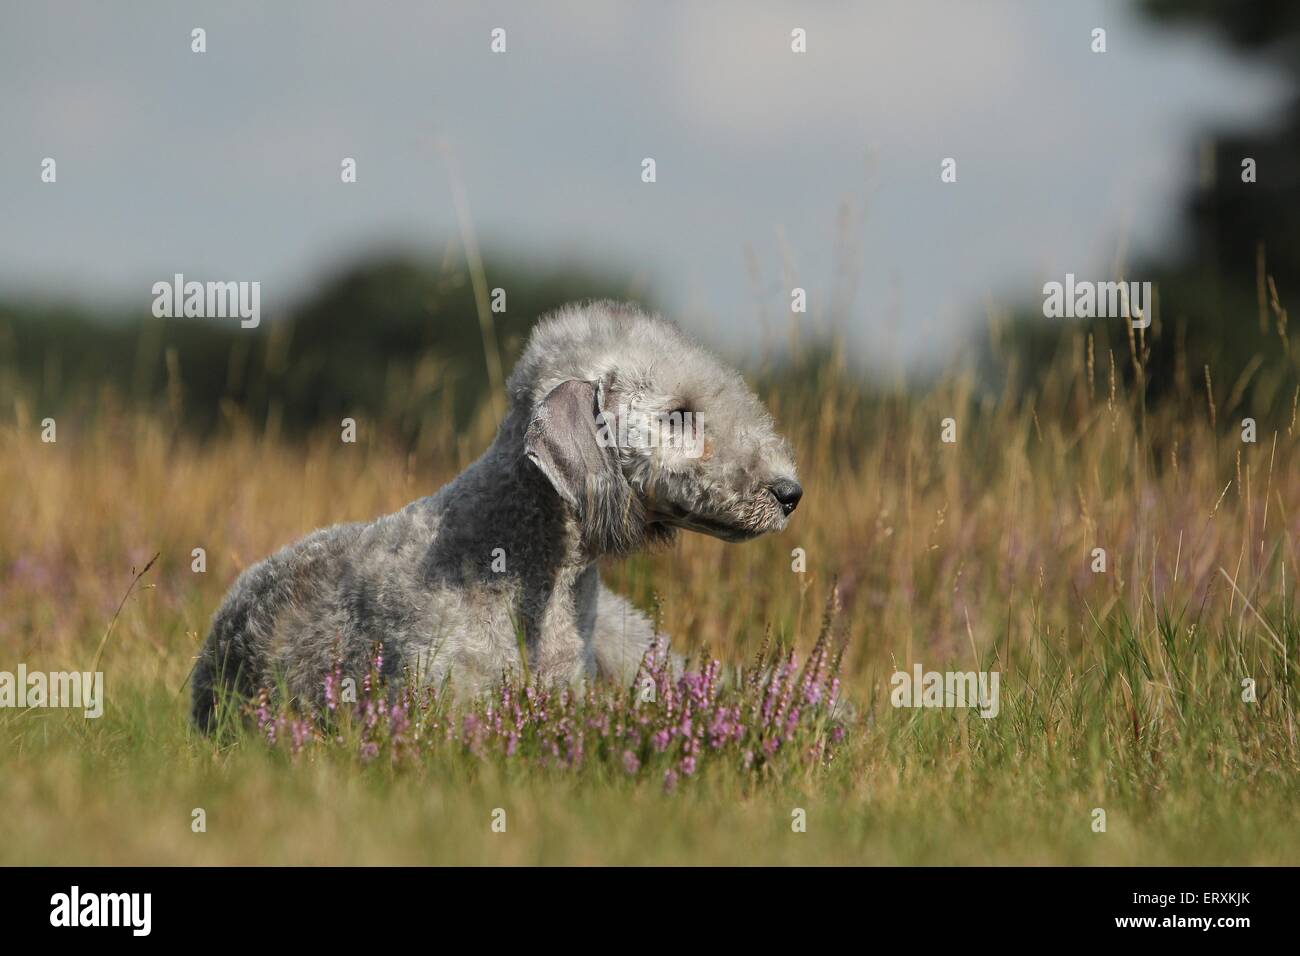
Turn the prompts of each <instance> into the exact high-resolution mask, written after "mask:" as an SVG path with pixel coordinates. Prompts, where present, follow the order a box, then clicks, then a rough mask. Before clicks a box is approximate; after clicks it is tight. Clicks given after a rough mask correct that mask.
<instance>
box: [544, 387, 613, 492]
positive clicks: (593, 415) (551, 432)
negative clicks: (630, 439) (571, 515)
mask: <svg viewBox="0 0 1300 956" xmlns="http://www.w3.org/2000/svg"><path fill="white" fill-rule="evenodd" d="M599 398H600V389H599V386H598V385H597V384H596V383H594V382H579V381H573V380H570V381H567V382H561V383H560V384H559V385H557V386H555V388H553V389H551V391H550V393H549V394H548V395H547V396H546V397H545V398H544V399H542V400H541V401H540V402H538V403H537V407H536V408H534V409H533V418H532V421H530V422H529V423H528V432H527V434H526V435H525V436H524V454H525V455H527V456H528V458H529V460H530V461H532V463H533V464H535V465H536V466H537V467H538V468H540V469H541V471H542V474H544V475H545V476H546V479H547V480H548V481H549V482H550V483H551V484H552V485H553V486H554V488H555V490H556V492H558V493H559V495H560V497H561V498H563V499H564V500H565V501H567V502H568V503H569V504H571V505H572V506H573V507H575V508H577V509H578V510H579V511H581V510H583V505H584V503H585V501H586V498H587V496H588V485H589V483H590V479H592V478H593V477H595V476H598V475H600V474H601V473H602V472H607V471H608V470H609V469H610V468H611V467H615V464H614V460H613V456H612V454H611V450H610V449H608V448H602V447H601V443H600V431H599V430H598V427H597V426H598V419H597V416H598V415H600V414H601V412H602V409H601V407H600V401H599Z"/></svg>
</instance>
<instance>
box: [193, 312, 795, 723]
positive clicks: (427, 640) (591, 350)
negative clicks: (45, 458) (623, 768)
mask: <svg viewBox="0 0 1300 956" xmlns="http://www.w3.org/2000/svg"><path fill="white" fill-rule="evenodd" d="M508 390H509V397H510V407H509V410H508V412H507V414H506V417H505V420H504V421H503V422H502V423H501V426H500V428H499V430H498V433H497V436H496V439H495V440H494V441H493V443H492V445H491V446H490V447H489V448H488V449H487V451H486V452H485V453H484V454H483V456H482V457H481V458H479V459H478V460H477V461H476V462H475V463H474V464H473V465H471V466H470V467H469V468H468V469H466V470H465V471H464V472H463V473H462V474H461V475H460V476H459V477H457V478H456V479H455V480H454V481H453V482H451V483H450V484H448V485H447V486H445V487H444V488H442V489H441V490H440V491H438V492H437V493H436V494H434V495H431V496H429V497H426V498H421V499H419V500H418V501H414V502H412V503H411V504H409V505H407V506H406V507H405V508H403V509H401V510H400V511H398V512H396V513H394V514H390V515H386V516H384V517H382V518H379V519H377V520H375V521H373V522H370V523H368V524H350V525H341V526H337V527H333V528H326V529H322V530H319V531H315V532H313V533H312V534H310V535H308V536H307V537H306V538H304V539H302V540H301V541H299V542H297V543H296V544H292V545H290V546H289V547H287V548H285V549H284V550H282V551H280V552H279V553H277V554H275V555H272V556H271V557H269V558H267V559H265V560H263V561H261V562H259V563H258V564H256V565H254V566H252V567H250V568H249V569H248V570H247V571H245V572H244V573H243V574H242V575H240V577H239V579H238V580H237V581H236V582H235V585H234V587H232V588H231V590H230V593H229V594H228V595H227V596H226V599H225V601H224V602H223V603H222V605H221V607H220V609H219V610H218V611H217V613H216V615H215V616H214V618H213V621H212V627H211V631H210V633H209V635H208V639H207V641H206V643H205V645H204V647H203V649H202V651H201V652H200V654H199V658H198V662H197V664H196V666H195V671H194V678H193V718H194V721H195V723H196V724H197V725H198V726H199V727H200V728H203V729H205V730H206V729H210V728H211V726H212V724H213V720H214V702H215V700H216V698H217V693H218V691H219V690H221V689H224V690H226V691H234V692H235V693H236V694H237V695H241V696H249V695H252V694H254V693H255V692H256V691H257V690H258V689H259V688H263V687H267V688H284V689H286V690H287V692H288V693H289V694H290V695H292V696H294V697H297V698H299V699H302V700H305V701H308V702H310V703H312V704H313V705H319V703H320V702H321V699H322V695H323V687H324V678H325V675H326V674H327V673H328V672H329V671H330V670H331V669H332V668H333V666H334V664H335V662H336V661H341V663H342V667H343V670H344V673H345V675H354V676H355V677H356V678H358V682H359V677H360V675H362V674H363V673H364V672H365V670H366V668H367V666H368V660H369V658H370V654H371V652H372V649H373V647H374V645H375V644H376V643H377V644H379V645H381V646H382V648H383V659H384V664H385V671H386V672H387V674H388V676H390V677H391V676H397V675H399V674H403V673H405V674H408V675H410V676H412V677H414V678H415V679H417V680H419V681H421V682H433V683H436V684H441V683H442V682H443V681H444V680H446V679H448V678H450V679H451V682H452V686H453V687H454V688H455V689H456V690H457V692H459V693H475V692H477V691H478V690H479V689H480V688H482V687H484V686H485V685H487V684H488V683H490V682H491V681H493V680H496V679H498V678H499V677H500V676H501V675H502V674H503V673H506V672H516V671H518V670H519V669H520V668H521V666H522V665H523V663H524V661H523V660H522V659H521V646H520V645H521V640H522V646H523V653H525V654H526V655H527V658H528V660H527V663H528V666H529V668H530V670H531V672H532V673H533V674H535V675H537V676H539V677H541V678H542V679H545V680H548V681H556V682H573V681H578V680H581V679H582V678H584V677H589V676H594V675H597V674H601V675H604V676H607V677H610V678H614V679H618V680H622V681H625V682H628V681H631V679H632V678H633V677H634V676H635V673H636V669H637V667H638V665H639V663H640V661H641V657H642V655H643V654H644V653H645V650H646V649H647V648H648V647H649V645H650V643H651V642H652V641H653V640H654V639H655V637H656V635H655V631H654V628H653V626H652V625H651V623H650V621H649V619H648V618H647V617H646V616H645V615H644V614H642V613H641V612H640V611H638V610H636V609H635V608H634V607H632V606H631V605H630V604H629V603H628V602H627V601H626V600H624V599H623V598H622V597H619V596H618V595H616V594H614V593H612V592H610V591H609V590H607V589H606V588H605V587H604V586H603V585H602V584H601V583H600V581H599V579H598V577H597V571H596V561H597V560H598V559H599V558H600V557H601V556H603V555H611V554H613V555H619V554H627V553H630V552H633V551H636V550H638V549H641V548H645V547H647V546H651V545H654V544H658V543H664V542H666V541H669V540H671V538H672V536H673V534H674V533H675V531H676V530H677V529H687V530H694V531H700V532H704V533H707V534H712V535H714V536H716V537H720V538H723V539H725V540H729V541H739V540H745V539H747V538H752V537H755V536H757V535H759V534H763V533H765V532H769V531H777V530H780V529H782V528H784V527H785V524H786V521H787V518H788V516H787V511H788V510H789V509H788V508H782V506H781V503H780V502H778V501H777V499H776V498H775V497H774V495H773V492H772V488H773V484H774V482H777V481H782V480H784V481H787V482H794V479H795V469H794V462H793V460H792V459H791V456H790V452H789V449H788V447H787V445H786V443H785V442H784V441H783V440H782V439H781V438H780V437H779V436H778V435H777V434H776V432H775V430H774V428H773V425H772V420H771V418H770V416H769V415H768V413H767V411H766V409H765V408H764V407H763V405H762V404H761V403H760V402H759V401H758V399H757V398H756V397H755V396H754V395H753V393H752V392H751V391H750V390H749V388H748V387H747V386H746V385H745V383H744V380H743V379H742V378H741V377H740V375H739V374H738V373H736V372H735V371H734V370H732V369H730V368H728V367H726V366H725V365H723V364H722V363H720V362H719V361H718V360H717V359H716V358H714V357H713V356H712V355H711V354H710V353H709V352H708V351H706V350H705V349H704V348H702V347H701V346H700V345H699V344H697V343H696V342H694V341H693V340H692V339H690V338H689V337H688V336H686V335H685V334H684V333H683V332H681V330H679V329H678V328H677V327H676V326H674V325H672V324H671V323H669V322H666V321H664V320H663V319H661V318H659V317H657V316H652V315H648V314H646V313H644V312H641V311H640V310H638V309H636V308H635V307H632V306H628V305H622V304H618V303H612V302H595V303H588V304H582V305H574V306H569V307H566V308H565V309H562V310H560V311H559V312H557V313H555V314H553V315H552V316H550V317H548V318H546V319H544V320H543V321H542V322H540V323H539V324H538V326H537V328H536V329H535V330H534V332H533V334H532V337H531V338H530V340H529V342H528V345H527V347H526V348H525V350H524V353H523V355H522V356H521V358H520V360H519V362H518V363H517V365H516V367H515V369H514V371H513V373H512V375H511V377H510V381H509V383H508ZM681 408H689V409H690V410H692V411H693V412H694V413H695V414H696V415H697V416H698V417H699V419H700V421H701V425H700V427H701V431H702V434H703V453H702V454H699V455H698V456H697V457H693V458H692V457H689V456H687V455H684V454H682V453H681V450H680V449H679V448H675V447H672V446H671V445H669V444H659V445H657V446H655V447H645V446H640V445H635V444H634V445H630V446H629V445H623V444H620V445H618V446H617V447H597V445H596V444H595V442H594V441H593V440H592V439H591V437H590V435H589V434H588V432H589V431H590V432H591V434H594V426H593V421H594V420H595V419H596V418H597V416H599V415H601V414H602V413H603V414H604V415H606V416H610V417H612V418H616V417H617V416H619V415H628V414H632V413H633V412H634V413H636V414H638V415H650V416H655V415H665V414H668V413H670V412H671V411H673V410H674V409H681ZM795 487H797V485H795ZM790 507H793V506H790ZM496 549H501V551H500V552H498V551H496ZM502 553H503V554H504V560H505V568H504V570H501V569H500V565H499V562H498V565H497V567H495V568H494V566H493V565H494V557H497V558H498V559H499V557H500V556H501V555H502Z"/></svg>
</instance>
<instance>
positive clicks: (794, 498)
mask: <svg viewBox="0 0 1300 956" xmlns="http://www.w3.org/2000/svg"><path fill="white" fill-rule="evenodd" d="M772 496H773V497H774V498H776V500H777V501H779V502H781V508H782V509H783V510H784V511H785V513H786V514H789V513H790V512H792V511H794V509H795V505H797V504H799V499H800V498H802V497H803V489H802V488H800V487H799V482H797V481H795V480H794V479H792V478H781V479H779V480H778V481H776V482H775V483H773V485H772Z"/></svg>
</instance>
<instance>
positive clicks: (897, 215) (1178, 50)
mask: <svg viewBox="0 0 1300 956" xmlns="http://www.w3.org/2000/svg"><path fill="white" fill-rule="evenodd" d="M0 2H3V5H4V8H3V18H2V19H0V130H3V134H2V135H0V223H3V228H0V297H12V296H37V297H43V298H53V299H63V300H69V299H70V300H75V301H78V302H83V303H88V304H90V305H98V306H104V307H105V308H108V307H112V308H115V309H128V310H135V309H138V310H139V312H140V314H142V315H147V314H148V311H149V308H150V306H151V304H152V299H153V297H152V293H151V291H150V290H151V287H152V285H153V283H154V282H157V281H159V280H168V279H170V277H171V276H172V275H173V274H175V273H177V272H180V273H184V274H185V276H186V278H187V279H198V280H200V281H206V280H241V281H259V282H261V284H262V303H263V312H264V314H266V315H268V316H269V317H270V319H271V320H274V316H275V314H276V313H277V311H280V312H281V313H282V312H283V310H286V309H288V308H290V307H291V306H292V305H293V304H294V303H295V302H296V301H299V300H300V299H301V298H302V297H304V296H306V295H308V294H310V293H311V291H312V290H314V289H316V288H318V287H320V286H321V285H322V284H323V283H324V282H325V281H327V279H328V277H329V275H330V274H331V272H332V271H334V270H336V269H338V268H339V267H340V266H341V265H343V264H346V263H347V262H349V261H351V260H353V259H356V258H359V257H361V256H365V255H368V254H370V253H373V252H374V251H375V250H377V249H387V248H393V249H405V250H414V251H420V252H426V253H427V254H428V255H430V256H432V257H437V256H440V255H441V253H442V251H443V250H444V249H445V247H446V243H447V241H448V239H449V238H453V237H455V236H457V235H458V234H459V226H458V218H457V210H456V203H455V199H454V196H455V193H456V190H457V189H458V188H459V189H461V190H463V196H464V200H465V202H466V203H467V208H468V210H469V216H470V218H471V220H472V222H473V227H474V230H475V232H476V233H477V236H478V238H479V241H480V243H482V245H483V246H484V247H485V248H488V249H492V250H496V251H497V255H503V256H506V257H508V258H515V259H518V260H522V261H527V262H528V263H530V264H533V265H537V266H540V267H543V268H546V267H552V266H555V265H558V264H564V263H580V264H584V265H587V266H589V267H592V268H596V269H603V268H607V269H610V270H612V271H613V272H615V273H616V274H620V275H629V276H635V277H636V278H637V280H638V281H639V282H640V283H643V284H644V286H645V287H646V288H648V289H650V290H651V292H652V295H653V298H654V301H655V302H656V303H658V304H659V305H661V306H662V307H663V308H664V309H665V311H667V312H668V313H669V314H671V315H673V316H674V317H676V318H678V319H679V320H681V321H682V322H683V324H685V325H687V326H688V327H690V328H692V329H695V330H696V331H698V332H699V333H700V334H702V335H703V336H704V337H705V338H706V339H709V340H711V341H713V342H715V343H717V344H719V345H720V346H722V347H724V348H726V349H728V350H729V351H733V352H734V351H741V350H744V349H747V348H751V347H753V346H754V343H756V342H758V341H760V340H762V341H769V340H775V341H778V342H779V341H780V335H777V336H775V339H772V338H771V337H772V333H773V330H776V332H777V333H782V334H783V333H784V331H785V330H786V328H787V325H788V322H789V319H790V290H791V288H793V287H795V286H798V287H801V288H805V289H806V290H807V297H808V315H807V316H805V317H802V318H801V322H802V323H803V327H804V328H817V327H822V328H824V327H827V326H829V325H832V324H833V325H834V327H835V328H836V329H837V330H838V331H839V332H840V333H841V334H842V335H843V336H844V337H845V339H846V340H847V342H848V344H849V347H850V349H851V351H852V354H853V355H854V356H855V357H856V358H858V359H861V360H862V361H864V362H865V363H867V364H869V365H874V366H876V367H879V368H881V369H884V370H894V369H903V368H906V369H909V370H910V369H923V368H926V367H931V366H935V365H938V364H942V363H943V362H945V361H947V360H948V359H949V358H950V357H951V356H952V355H953V354H954V353H955V352H957V351H959V350H960V349H961V348H962V346H963V342H964V341H965V340H966V336H968V335H970V334H971V333H972V331H973V330H974V329H976V328H978V327H979V326H980V325H982V324H983V323H985V322H986V321H987V317H988V314H989V312H990V311H991V310H997V309H1003V308H1009V307H1012V306H1015V305H1021V304H1024V303H1025V302H1030V303H1033V302H1036V301H1041V288H1042V284H1043V283H1044V282H1045V281H1048V280H1051V279H1056V280H1061V279H1063V278H1064V275H1065V273H1067V272H1073V273H1074V274H1076V275H1077V276H1079V277H1081V278H1083V277H1089V276H1091V277H1095V278H1097V279H1106V278H1111V277H1113V275H1114V271H1115V268H1116V264H1117V263H1124V262H1127V261H1130V260H1131V259H1133V258H1134V257H1136V256H1138V255H1140V254H1144V253H1148V252H1150V253H1158V252H1160V251H1162V250H1169V249H1173V248H1176V247H1177V244H1178V243H1179V241H1180V236H1179V222H1180V220H1179V203H1180V200H1181V197H1182V195H1183V192H1184V189H1185V188H1186V186H1187V184H1188V183H1189V182H1191V181H1194V179H1195V176H1196V175H1197V168H1196V161H1197V151H1196V144H1197V142H1198V138H1199V137H1200V136H1201V135H1202V134H1203V133H1204V132H1205V130H1207V129H1209V128H1251V127H1253V126H1255V125H1258V124H1263V123H1266V122H1268V121H1269V119H1270V117H1272V116H1274V115H1276V113H1277V112H1278V111H1279V109H1280V108H1281V106H1282V105H1283V102H1284V94H1285V89H1286V88H1285V85H1284V78H1283V77H1282V76H1281V75H1280V74H1279V73H1276V72H1274V71H1273V69H1272V68H1271V67H1270V66H1269V65H1268V64H1267V63H1252V62H1249V61H1246V60H1243V59H1241V58H1239V57H1236V56H1234V55H1232V54H1231V53H1230V52H1229V51H1228V50H1226V48H1223V47H1221V46H1219V45H1218V44H1216V43H1215V42H1214V40H1213V38H1211V37H1210V36H1208V35H1206V34H1203V33H1199V32H1195V31H1187V30H1182V29H1180V30H1172V29H1170V28H1168V27H1167V26H1160V25H1153V24H1151V23H1150V22H1148V21H1146V20H1145V19H1143V18H1141V17H1140V16H1139V15H1138V14H1137V13H1136V11H1135V10H1134V9H1133V7H1132V6H1131V4H1130V3H1128V2H1126V0H1077V2H1070V3H1064V2H1049V0H979V2H974V0H900V2H894V0H872V2H865V0H864V2H856V3H849V2H834V0H825V2H818V3H811V2H804V3H771V2H764V0H749V2H711V3H707V4H705V3H690V2H669V0H659V2H626V3H615V2H596V0H590V2H571V0H545V2H539V0H529V2H522V3H491V2H473V3H470V2H460V3H442V2H432V0H421V2H385V3H374V4H361V3H356V2H342V0H299V2H275V3H244V2H231V0H222V2H219V3H218V2H186V3H175V2H132V3H129V4H127V3H112V4H108V3H102V2H97V0H76V2H58V0H54V2H26V0H0ZM195 27H201V28H203V29H204V30H205V31H206V40H207V52H205V53H201V54H199V53H194V52H193V51H192V50H191V31H192V30H193V29H194V28H195ZM1098 27H1100V28H1103V29H1105V30H1106V46H1107V50H1106V52H1105V53H1094V52H1092V51H1091V49H1090V46H1091V44H1092V42H1093V39H1092V31H1093V30H1094V28H1098ZM494 28H501V29H504V30H505V41H506V51H505V52H504V53H493V52H492V51H491V49H490V44H491V40H492V36H491V33H492V30H493V29H494ZM795 28H801V29H803V30H805V31H806V36H807V52H805V53H794V52H792V50H791V31H792V30H794V29H795ZM46 157H51V158H54V159H55V161H56V163H57V182H55V183H53V184H51V183H43V182H42V181H41V163H42V160H43V159H44V158H46ZM344 157H351V158H354V159H355V160H356V162H357V182H355V183H350V184H344V183H343V182H342V181H341V177H340V164H341V162H342V160H343V158H344ZM646 157H651V158H653V159H654V160H655V172H656V181H655V182H653V183H646V182H643V181H642V169H643V165H642V163H643V160H644V159H645V158H646ZM946 158H952V159H955V160H956V173H957V178H956V182H952V183H945V182H942V181H941V177H940V172H941V163H942V162H943V160H944V159H946ZM453 170H454V172H453ZM488 278H489V284H491V276H490V275H489V277H488ZM1129 278H1133V279H1140V278H1141V277H1140V276H1132V275H1130V276H1129ZM507 292H508V290H507ZM466 320H467V321H475V319H474V317H473V316H466Z"/></svg>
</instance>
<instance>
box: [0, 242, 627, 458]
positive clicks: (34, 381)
mask: <svg viewBox="0 0 1300 956" xmlns="http://www.w3.org/2000/svg"><path fill="white" fill-rule="evenodd" d="M504 263H505V260H504V258H502V259H501V260H493V259H489V260H488V262H487V264H486V266H485V271H486V273H487V276H488V287H489V289H493V288H500V289H503V290H504V292H505V295H504V298H505V306H506V308H505V311H503V312H498V313H494V314H493V315H492V319H493V323H494V326H495V332H496V341H497V343H498V344H499V347H500V350H501V353H502V355H501V359H502V362H503V363H504V365H505V367H506V368H507V369H508V368H509V367H510V364H511V362H512V361H513V358H514V356H515V355H516V354H517V353H518V351H519V349H520V348H521V347H522V344H523V341H524V340H525V338H526V336H527V334H528V331H529V330H530V329H531V327H532V324H533V323H534V322H535V321H536V319H537V318H538V317H539V316H540V315H542V314H544V313H546V312H548V311H550V310H552V309H555V308H557V307H559V306H561V305H563V304H565V303H567V302H571V301H574V300H576V299H584V298H601V297H605V296H614V297H621V298H627V297H628V295H629V292H628V289H629V285H628V283H627V282H625V281H620V280H618V279H616V278H614V277H611V276H608V275H605V276H598V275H593V274H589V273H587V272H584V271H582V270H579V269H572V268H556V269H554V270H551V271H547V272H542V271H536V270H530V269H526V268H520V267H514V266H507V265H505V264H504ZM643 304H645V305H647V306H650V307H652V303H649V302H646V303H643ZM142 311H143V310H142ZM487 388H488V374H487V363H486V359H485V356H484V342H483V336H482V333H481V329H480V326H479V320H478V313H477V308H476V303H475V300H474V292H473V289H472V286H471V283H470V281H469V274H468V271H467V269H466V267H465V264H464V261H463V259H455V258H449V259H447V260H444V261H443V262H442V263H429V262H427V261H421V260H418V259H415V258H412V257H404V256H384V257H379V258H375V259H370V260H366V261H361V262H358V263H356V264H355V265H353V266H351V267H349V268H347V269H346V270H344V271H343V272H341V273H340V274H338V275H336V276H335V277H333V278H332V279H330V280H329V281H328V282H327V283H325V284H324V285H323V286H322V287H321V288H320V289H319V290H318V291H316V292H315V293H314V294H312V295H311V296H310V297H309V298H307V299H306V300H305V301H303V302H302V303H301V304H300V305H298V306H297V307H296V308H294V309H292V310H291V312H290V313H289V314H288V315H278V316H266V315H264V316H263V319H262V322H261V325H260V326H259V327H258V328H256V329H252V330H244V329H240V328H239V325H238V323H237V322H233V321H229V320H218V321H207V320H198V319H192V318H191V319H185V318H177V319H156V318H153V317H152V316H141V315H140V314H138V313H137V314H135V315H131V316H120V317H117V318H116V319H113V318H111V317H105V316H99V315H90V314H87V313H85V312H83V311H79V310H76V309H70V308H61V307H49V306H32V305H28V304H16V303H10V304H8V305H0V401H3V402H5V403H6V404H9V405H11V404H12V400H13V399H14V398H18V397H21V396H27V397H28V398H30V399H35V400H37V401H39V402H40V403H41V407H42V408H43V409H49V410H51V411H53V410H56V409H59V408H69V407H75V408H79V409H88V408H91V407H93V406H95V405H96V404H98V403H100V402H101V401H102V400H103V399H104V397H105V396H106V395H108V396H112V397H114V398H117V397H121V398H124V399H128V400H132V401H135V402H137V403H140V404H144V405H156V404H159V403H162V404H166V405H167V406H168V407H169V408H171V409H172V410H173V411H174V412H175V414H177V416H178V418H179V419H180V423H181V424H184V425H185V426H187V427H191V428H194V429H197V430H199V431H200V432H206V431H210V430H211V429H213V428H214V427H217V426H218V425H219V424H220V423H221V422H222V421H223V419H225V418H226V417H228V416H229V415H231V414H234V415H237V416H240V417H243V418H245V419H247V420H248V421H250V422H252V423H254V424H255V425H258V426H261V425H264V424H265V423H267V422H274V423H275V425H276V427H280V428H283V429H285V430H287V431H290V432H293V431H301V430H303V429H306V428H310V427H312V426H314V425H317V424H319V423H322V422H329V423H331V424H337V422H338V421H339V420H340V419H341V418H343V417H345V416H353V417H358V416H365V417H368V418H370V419H372V420H378V421H380V423H381V427H382V429H383V430H385V431H388V432H390V433H393V434H396V435H398V436H400V437H403V438H411V437H414V436H416V435H418V434H419V433H420V430H421V429H422V428H423V427H425V426H426V425H427V424H428V421H429V418H430V416H447V415H450V416H452V417H453V418H454V420H455V424H456V425H457V426H458V427H459V426H462V425H464V424H465V422H466V421H468V419H469V418H470V417H471V416H472V415H473V414H474V412H475V411H476V410H477V409H478V408H479V407H480V406H482V405H483V404H484V402H485V397H486V391H487Z"/></svg>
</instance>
